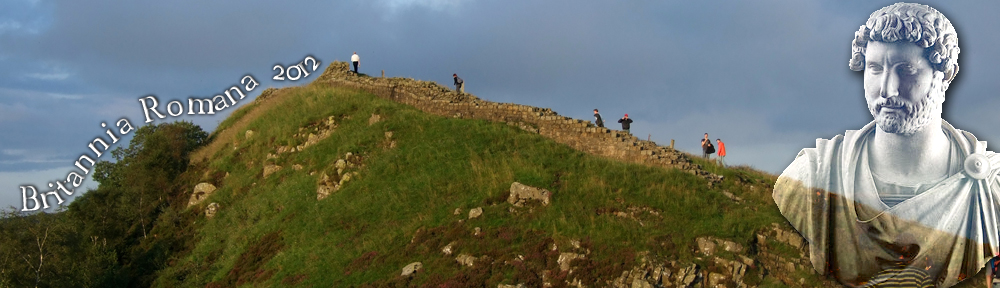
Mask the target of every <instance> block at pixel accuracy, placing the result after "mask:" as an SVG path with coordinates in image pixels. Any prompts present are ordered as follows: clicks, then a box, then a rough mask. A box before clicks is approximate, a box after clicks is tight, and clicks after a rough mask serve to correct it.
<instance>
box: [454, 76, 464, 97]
mask: <svg viewBox="0 0 1000 288" xmlns="http://www.w3.org/2000/svg"><path fill="white" fill-rule="evenodd" d="M451 76H452V77H455V92H458V93H459V94H465V81H462V78H458V74H451Z"/></svg>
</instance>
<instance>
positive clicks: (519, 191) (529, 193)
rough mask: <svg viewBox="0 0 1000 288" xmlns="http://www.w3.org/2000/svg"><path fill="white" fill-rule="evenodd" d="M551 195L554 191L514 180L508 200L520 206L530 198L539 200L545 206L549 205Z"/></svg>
mask: <svg viewBox="0 0 1000 288" xmlns="http://www.w3.org/2000/svg"><path fill="white" fill-rule="evenodd" d="M551 197H552V193H551V192H549V190H545V189H541V188H535V187H531V186H528V185H524V184H521V183H518V182H514V183H511V184H510V196H508V197H507V202H508V203H510V204H514V206H518V207H520V206H524V204H525V203H526V202H527V201H528V200H538V201H540V202H542V205H543V206H548V205H549V201H550V198H551Z"/></svg>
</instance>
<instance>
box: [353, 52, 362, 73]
mask: <svg viewBox="0 0 1000 288" xmlns="http://www.w3.org/2000/svg"><path fill="white" fill-rule="evenodd" d="M359 62H361V56H358V52H357V51H355V52H354V55H351V64H354V74H358V63H359Z"/></svg>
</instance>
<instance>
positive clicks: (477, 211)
mask: <svg viewBox="0 0 1000 288" xmlns="http://www.w3.org/2000/svg"><path fill="white" fill-rule="evenodd" d="M482 215H483V207H476V208H472V209H469V219H473V218H479V216H482Z"/></svg>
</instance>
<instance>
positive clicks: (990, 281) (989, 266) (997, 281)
mask: <svg viewBox="0 0 1000 288" xmlns="http://www.w3.org/2000/svg"><path fill="white" fill-rule="evenodd" d="M998 267H1000V254H997V256H993V258H992V259H990V260H989V261H987V262H986V287H988V288H1000V277H997V270H998V269H997V268H998Z"/></svg>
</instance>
